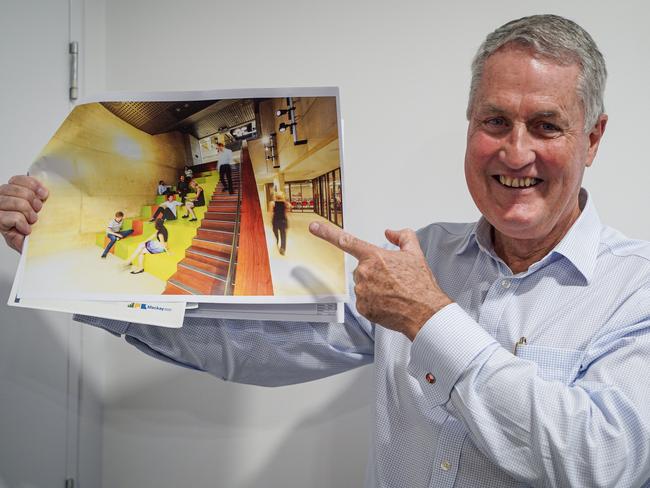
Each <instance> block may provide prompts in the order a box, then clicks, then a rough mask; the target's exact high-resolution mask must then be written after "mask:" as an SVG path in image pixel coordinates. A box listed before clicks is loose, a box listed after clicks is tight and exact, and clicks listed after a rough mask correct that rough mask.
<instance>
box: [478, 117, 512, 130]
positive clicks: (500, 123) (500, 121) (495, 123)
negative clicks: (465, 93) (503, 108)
mask: <svg viewBox="0 0 650 488" xmlns="http://www.w3.org/2000/svg"><path fill="white" fill-rule="evenodd" d="M483 123H484V124H485V125H486V126H487V127H490V128H493V129H499V128H502V127H505V126H506V125H507V124H506V121H505V119H504V118H503V117H495V118H492V119H487V120H485V121H484V122H483Z"/></svg>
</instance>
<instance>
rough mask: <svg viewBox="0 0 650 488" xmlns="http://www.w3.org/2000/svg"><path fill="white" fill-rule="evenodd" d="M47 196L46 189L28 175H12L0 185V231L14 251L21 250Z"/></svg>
mask: <svg viewBox="0 0 650 488" xmlns="http://www.w3.org/2000/svg"><path fill="white" fill-rule="evenodd" d="M47 197H48V191H47V189H46V188H45V187H44V186H43V185H41V184H40V183H39V182H38V181H37V180H36V179H34V178H32V177H30V176H12V177H11V178H10V179H9V182H8V183H7V184H6V185H2V186H0V233H2V236H3V237H4V238H5V241H7V244H9V246H10V247H12V248H13V249H15V250H16V251H18V252H21V251H22V249H23V242H24V240H25V236H27V235H29V234H30V233H31V231H32V228H31V226H32V225H33V224H34V223H35V222H36V220H38V216H37V214H38V212H40V210H41V208H43V202H45V200H47Z"/></svg>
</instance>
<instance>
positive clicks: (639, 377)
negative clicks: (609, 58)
mask: <svg viewBox="0 0 650 488" xmlns="http://www.w3.org/2000/svg"><path fill="white" fill-rule="evenodd" d="M605 81H606V68H605V61H604V58H603V56H602V55H601V53H600V51H599V50H598V48H597V46H596V44H595V42H594V41H593V39H592V38H591V36H590V35H589V34H588V33H587V32H586V31H585V30H584V29H583V28H581V27H580V26H579V25H577V24H576V23H574V22H572V21H570V20H567V19H565V18H562V17H559V16H555V15H535V16H531V17H524V18H521V19H518V20H514V21H512V22H509V23H507V24H505V25H503V26H501V27H499V28H498V29H496V30H495V31H494V32H492V33H490V34H489V35H488V36H487V38H486V39H485V41H484V42H483V44H482V45H481V46H480V47H479V49H478V52H477V54H476V56H475V58H474V61H473V63H472V76H471V84H470V94H469V101H468V105H467V118H468V128H467V145H466V152H465V165H464V167H465V175H466V181H467V186H468V188H469V191H470V194H471V196H472V198H473V200H474V202H475V203H476V206H477V207H478V209H479V210H480V212H481V214H482V217H481V219H480V220H479V221H478V222H475V223H468V224H462V223H434V224H431V225H429V226H427V227H424V228H422V229H420V230H419V231H418V232H413V231H411V230H400V231H395V230H387V231H386V237H387V238H388V240H389V241H390V243H391V245H390V246H389V247H388V248H379V247H376V246H374V245H372V244H369V243H366V242H363V241H361V240H359V239H357V238H356V237H354V236H352V235H351V234H348V233H346V232H344V231H343V230H341V229H338V228H336V227H334V226H331V225H327V224H317V223H313V224H312V225H311V226H310V230H311V231H312V232H313V233H314V234H315V235H317V236H319V237H322V238H324V239H326V240H327V241H328V242H330V243H332V244H333V245H335V246H338V247H340V248H341V249H343V250H344V251H346V252H349V253H350V254H352V255H353V256H355V257H356V258H357V259H358V261H359V265H358V267H357V268H356V270H355V271H354V275H353V278H354V283H355V285H354V289H353V290H352V299H351V302H350V303H349V304H348V306H347V308H346V315H345V323H344V324H317V323H313V324H302V326H297V325H296V324H286V323H280V322H257V321H243V322H238V321H233V320H217V319H200V318H191V317H186V320H185V323H184V325H183V328H182V329H165V330H159V328H156V327H148V326H140V325H137V324H129V323H126V322H115V321H109V320H104V319H99V318H94V317H85V316H77V317H76V320H78V321H81V322H84V323H88V324H92V325H95V326H98V327H103V328H105V329H107V330H109V331H111V332H112V333H115V334H120V335H124V336H125V337H126V340H127V341H128V342H130V343H131V344H134V345H136V346H137V347H138V348H140V349H141V350H144V351H151V354H152V355H154V356H156V357H159V358H160V357H162V358H166V359H169V360H171V361H176V362H177V363H178V364H181V365H183V366H186V367H194V368H196V369H199V370H205V371H208V372H210V373H211V374H213V375H215V376H217V377H219V378H223V379H225V380H227V381H237V382H241V383H252V384H261V385H268V386H274V385H284V384H291V383H298V382H302V381H310V380H314V379H317V378H321V377H324V376H328V375H332V374H336V373H338V372H341V371H345V370H349V369H351V368H354V367H357V366H361V365H364V364H368V363H371V362H374V364H375V372H374V378H375V385H374V392H375V395H376V399H375V401H376V402H375V408H374V415H375V421H374V424H373V430H374V433H373V434H374V435H373V442H372V446H371V452H370V464H369V469H368V479H367V486H368V487H374V486H381V487H396V488H397V487H399V488H403V487H408V488H415V487H436V488H439V487H457V488H458V487H461V488H467V487H495V488H496V487H498V488H503V487H522V486H554V487H569V486H572V487H639V486H644V487H648V486H650V483H649V482H648V479H649V477H650V408H648V405H650V388H649V387H648V384H650V378H649V376H650V367H649V362H650V245H649V244H648V243H647V242H643V241H636V240H633V239H629V238H627V237H625V236H623V235H622V234H621V233H619V232H617V231H616V230H614V229H612V228H610V227H607V226H606V225H604V224H602V223H601V222H600V219H599V216H598V213H597V211H596V207H595V204H594V202H593V201H592V197H591V196H589V194H588V192H587V191H586V190H585V189H584V188H582V181H583V174H584V171H585V169H586V168H588V167H590V166H591V165H592V163H593V161H594V158H595V157H596V154H597V152H598V147H599V144H600V142H601V138H602V137H603V134H604V131H605V128H606V124H607V120H608V119H607V115H606V114H605V111H604V103H603V96H604V88H605ZM607 163H608V164H617V165H621V167H622V168H625V167H626V164H628V166H627V168H628V170H629V168H630V167H629V163H627V162H626V161H608V162H607ZM9 188H10V189H9ZM39 192H41V193H40V194H39ZM2 193H4V194H5V195H8V194H11V195H13V196H12V197H11V198H10V200H7V199H4V200H0V208H1V209H2V213H0V225H1V226H2V227H1V228H2V231H3V233H4V234H5V238H6V239H7V241H8V242H9V244H10V245H12V246H13V247H15V248H17V249H20V244H21V240H22V238H23V236H24V234H27V233H29V231H30V224H31V223H33V222H34V221H35V217H36V212H37V211H38V210H39V208H40V207H41V206H42V200H43V198H42V196H43V195H46V190H45V189H44V188H43V187H42V186H41V185H40V184H39V183H37V182H36V181H35V180H32V179H28V178H27V177H14V178H12V179H11V180H10V185H9V186H8V187H6V186H5V187H3V190H2ZM36 196H39V198H35V197H36ZM250 351H255V355H254V356H253V355H251V353H250ZM256 358H257V359H258V361H256V360H255V359H256Z"/></svg>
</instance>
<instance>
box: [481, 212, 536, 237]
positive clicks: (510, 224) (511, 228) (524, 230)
mask: <svg viewBox="0 0 650 488" xmlns="http://www.w3.org/2000/svg"><path fill="white" fill-rule="evenodd" d="M488 220H489V221H490V223H491V224H492V226H493V227H494V228H495V229H496V230H497V232H499V233H500V234H502V235H504V236H507V237H510V238H513V239H539V238H541V237H544V236H545V235H546V234H547V232H546V231H545V227H546V226H544V225H543V224H541V223H540V221H539V219H536V218H534V217H533V216H530V215H529V216H518V217H510V218H504V217H503V216H501V217H498V218H495V219H493V220H490V219H488Z"/></svg>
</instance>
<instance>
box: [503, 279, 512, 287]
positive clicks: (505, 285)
mask: <svg viewBox="0 0 650 488" xmlns="http://www.w3.org/2000/svg"><path fill="white" fill-rule="evenodd" d="M501 286H502V287H504V288H510V280H501Z"/></svg>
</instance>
